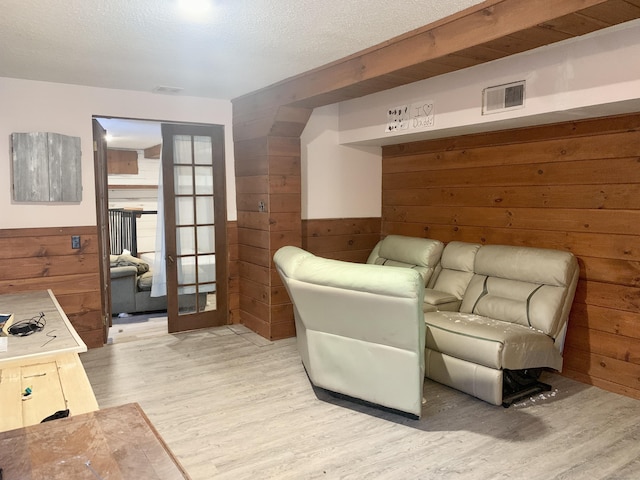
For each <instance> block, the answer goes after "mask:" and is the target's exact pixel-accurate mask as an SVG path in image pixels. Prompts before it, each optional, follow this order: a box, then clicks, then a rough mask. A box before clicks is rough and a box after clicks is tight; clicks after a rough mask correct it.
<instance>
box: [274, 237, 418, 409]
mask: <svg viewBox="0 0 640 480" xmlns="http://www.w3.org/2000/svg"><path fill="white" fill-rule="evenodd" d="M274 263H275V265H276V268H277V270H278V272H279V274H280V276H281V277H282V280H283V282H284V284H285V286H286V288H287V291H288V292H289V296H290V298H291V300H292V302H293V305H294V312H295V324H296V337H297V344H298V350H299V352H300V356H301V357H302V363H303V365H304V367H305V368H306V371H307V374H308V375H309V378H310V380H311V382H313V384H314V385H316V386H318V387H321V388H324V389H327V390H330V391H333V392H337V393H340V394H344V395H348V396H350V397H354V398H357V399H361V400H365V401H367V402H371V403H374V404H378V405H382V406H384V407H388V408H392V409H396V410H400V411H402V412H406V413H410V414H412V415H415V416H416V417H420V415H421V411H422V392H423V391H422V389H423V383H424V365H425V364H424V352H425V323H424V314H423V311H422V305H423V298H424V280H423V277H422V275H421V274H420V273H419V272H418V271H416V270H414V269H411V268H398V267H392V266H385V267H381V266H379V265H367V264H357V263H349V262H342V261H338V260H330V259H325V258H321V257H316V256H315V255H313V254H311V253H309V252H306V251H304V250H302V249H300V248H297V247H291V246H287V247H282V248H280V249H279V250H278V251H277V252H276V253H275V255H274Z"/></svg>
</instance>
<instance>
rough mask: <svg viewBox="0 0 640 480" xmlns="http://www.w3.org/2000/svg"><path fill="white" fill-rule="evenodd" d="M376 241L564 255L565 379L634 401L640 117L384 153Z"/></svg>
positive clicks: (639, 349) (638, 353) (638, 351)
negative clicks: (568, 285) (575, 278)
mask: <svg viewBox="0 0 640 480" xmlns="http://www.w3.org/2000/svg"><path fill="white" fill-rule="evenodd" d="M382 183H383V219H382V231H383V234H384V235H387V234H404V235H413V236H419V237H429V238H436V239H439V240H442V241H444V242H449V241H451V240H461V241H469V242H481V243H487V244H507V245H527V246H538V247H547V248H556V249H560V250H568V251H570V252H572V253H574V254H575V255H576V256H577V257H578V260H579V263H580V281H579V283H578V289H577V293H576V297H575V301H574V304H573V308H572V311H571V315H570V320H569V331H568V334H567V339H566V343H565V354H564V359H565V361H564V369H563V372H562V373H563V374H564V375H566V376H568V377H571V378H574V379H577V380H580V381H583V382H585V383H589V384H593V385H596V386H599V387H601V388H605V389H607V390H610V391H614V392H618V393H621V394H625V395H628V396H632V397H634V398H640V374H639V373H640V366H639V365H640V274H639V272H640V114H634V115H626V116H617V117H609V118H601V119H595V120H587V121H580V122H568V123H562V124H557V125H550V126H541V127H533V128H523V129H517V130H509V131H502V132H496V133H490V134H484V135H470V136H462V137H456V138H447V139H440V140H433V141H425V142H416V143H407V144H402V145H395V146H390V147H384V148H383V182H382Z"/></svg>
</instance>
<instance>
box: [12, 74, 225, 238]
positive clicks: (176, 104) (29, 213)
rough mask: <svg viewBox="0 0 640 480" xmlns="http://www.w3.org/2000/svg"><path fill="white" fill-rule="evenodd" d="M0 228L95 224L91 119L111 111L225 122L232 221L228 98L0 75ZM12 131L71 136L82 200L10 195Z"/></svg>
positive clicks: (116, 114) (121, 114)
mask: <svg viewBox="0 0 640 480" xmlns="http://www.w3.org/2000/svg"><path fill="white" fill-rule="evenodd" d="M0 106H1V107H0V108H2V114H1V115H0V186H1V188H0V212H1V213H0V228H1V229H5V228H33V227H64V226H85V225H95V224H96V207H95V186H94V185H95V183H94V171H93V151H92V144H93V136H92V127H91V118H92V116H93V115H97V116H105V117H108V116H113V117H126V118H141V119H148V120H160V121H176V122H197V123H211V124H218V125H224V126H225V143H226V148H225V151H226V178H227V216H228V219H229V220H236V219H237V213H236V201H235V198H236V195H235V176H234V161H233V137H232V131H231V128H232V109H231V102H230V101H228V100H216V99H206V98H195V97H182V96H168V95H157V94H153V93H145V92H134V91H126V90H112V89H105V88H94V87H83V86H77V85H65V84H57V83H48V82H36V81H31V80H20V79H12V78H1V77H0ZM13 132H55V133H61V134H64V135H71V136H77V137H80V139H81V148H82V187H83V192H82V202H80V203H76V204H42V203H41V204H25V203H22V204H18V203H14V202H13V200H12V194H11V162H12V160H11V146H10V135H11V133H13Z"/></svg>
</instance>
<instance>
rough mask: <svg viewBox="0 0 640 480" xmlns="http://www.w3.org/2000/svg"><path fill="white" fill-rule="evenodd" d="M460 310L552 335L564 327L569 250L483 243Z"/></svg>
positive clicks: (570, 281)
mask: <svg viewBox="0 0 640 480" xmlns="http://www.w3.org/2000/svg"><path fill="white" fill-rule="evenodd" d="M474 270H475V274H474V276H473V278H472V279H471V282H470V283H469V286H468V287H467V291H466V293H465V296H464V300H463V302H462V305H461V306H460V311H461V312H465V313H474V314H477V315H481V316H485V317H489V318H493V319H496V320H502V321H505V322H511V323H517V324H519V325H524V326H528V327H531V328H534V329H536V330H539V331H541V332H544V333H545V334H547V335H549V336H551V337H552V338H555V337H556V335H558V334H559V333H560V332H561V331H562V330H563V328H564V325H565V324H566V321H567V317H568V315H569V309H570V308H571V303H572V302H573V296H574V294H575V288H576V284H577V281H578V273H579V269H578V262H577V260H576V258H575V257H574V256H573V255H572V254H571V253H569V252H562V251H559V250H550V249H542V248H530V247H514V246H506V245H485V246H483V247H481V248H480V249H479V250H478V253H477V254H476V258H475V267H474Z"/></svg>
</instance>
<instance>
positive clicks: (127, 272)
mask: <svg viewBox="0 0 640 480" xmlns="http://www.w3.org/2000/svg"><path fill="white" fill-rule="evenodd" d="M137 275H138V269H137V268H136V267H131V266H127V267H111V280H114V279H116V278H123V277H134V279H135V277H136V276H137Z"/></svg>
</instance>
